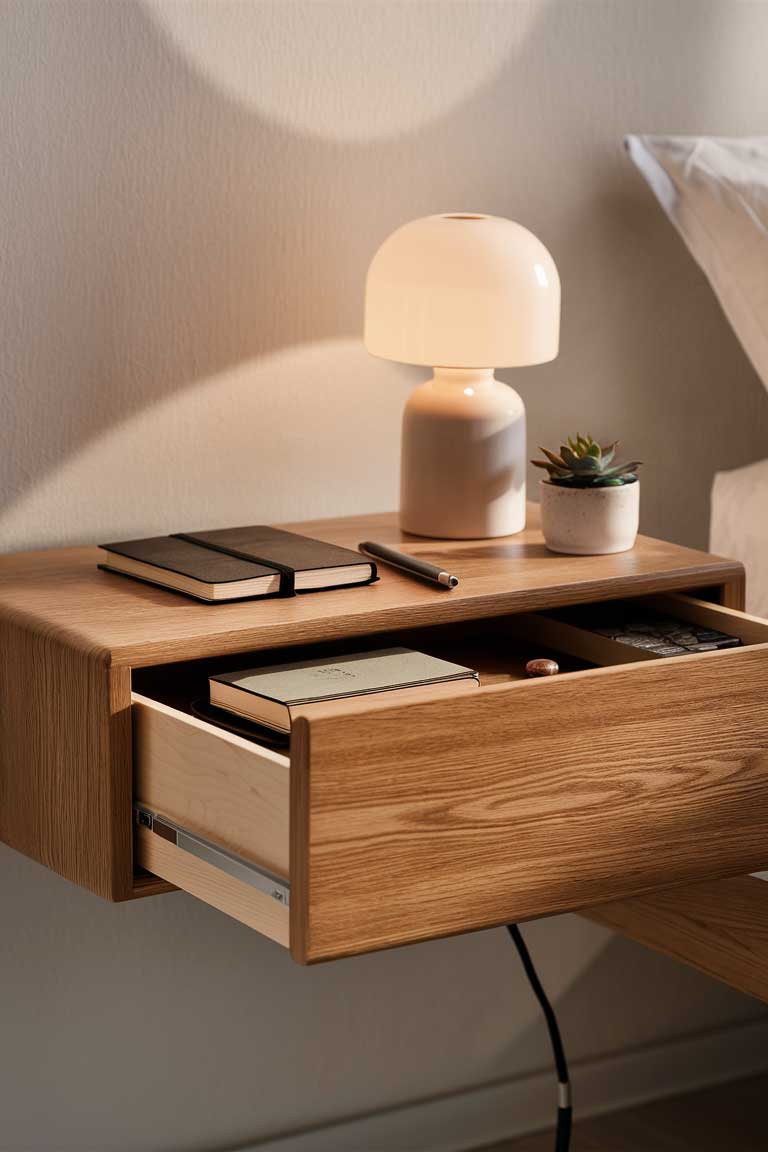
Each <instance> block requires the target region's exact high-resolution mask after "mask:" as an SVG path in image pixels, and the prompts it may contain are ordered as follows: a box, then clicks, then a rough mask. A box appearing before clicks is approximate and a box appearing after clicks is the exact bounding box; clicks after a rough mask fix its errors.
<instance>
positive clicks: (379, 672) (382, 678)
mask: <svg viewBox="0 0 768 1152" xmlns="http://www.w3.org/2000/svg"><path fill="white" fill-rule="evenodd" d="M208 683H209V687H210V700H211V704H213V705H215V706H216V707H218V708H224V709H226V710H227V711H228V712H232V713H234V714H235V715H236V716H243V717H245V718H246V719H248V720H251V721H253V722H254V723H256V724H263V725H265V726H266V727H267V728H272V729H273V730H275V731H277V732H290V730H291V725H292V724H293V722H294V720H296V718H297V717H298V716H311V715H312V712H313V711H314V710H315V709H317V708H318V706H320V705H322V706H323V709H324V711H327V709H328V705H329V704H331V705H332V704H333V702H334V701H338V702H339V705H340V708H341V707H348V701H349V699H350V697H359V696H365V697H378V698H382V699H383V698H385V697H386V699H387V700H391V701H392V703H393V704H394V703H399V702H402V701H404V700H407V699H408V698H409V697H410V696H412V695H414V694H415V693H417V692H418V693H419V694H420V696H421V697H422V698H423V696H424V695H425V691H424V690H425V689H427V690H428V695H429V697H430V698H432V697H438V696H448V695H455V694H456V693H457V692H463V691H474V689H475V688H477V687H478V686H479V683H480V681H479V678H478V675H477V673H476V672H473V671H472V669H471V668H464V667H462V666H461V665H460V664H452V663H451V662H450V661H448V660H439V659H437V658H436V657H434V656H428V655H426V653H424V652H415V651H414V650H413V649H412V648H381V649H379V650H377V651H372V652H356V653H352V654H348V655H346V656H336V657H333V658H332V659H325V660H299V661H298V662H295V663H291V664H273V665H270V666H268V667H266V668H252V669H249V670H248V671H245V672H227V673H225V674H224V675H221V676H211V677H210V679H209V682H208Z"/></svg>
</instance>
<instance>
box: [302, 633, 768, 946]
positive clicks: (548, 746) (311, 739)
mask: <svg viewBox="0 0 768 1152" xmlns="http://www.w3.org/2000/svg"><path fill="white" fill-rule="evenodd" d="M763 627H764V625H763ZM726 630H727V627H726ZM300 724H301V726H302V731H301V740H300V742H299V743H300V745H301V746H302V747H303V748H304V756H303V763H302V760H301V758H297V760H296V762H295V763H294V779H293V785H292V787H293V796H292V806H293V811H294V818H295V827H294V828H293V849H292V897H291V917H292V941H293V949H294V955H295V956H296V958H297V959H299V960H303V961H312V960H321V959H328V958H331V957H333V956H339V955H344V954H351V953H356V952H363V951H367V950H371V949H376V948H383V947H388V946H392V945H397V944H401V943H406V942H409V941H415V940H420V939H426V938H429V937H433V936H440V935H447V934H451V933H455V932H461V931H467V930H470V929H475V928H483V927H488V926H491V925H495V924H501V923H505V922H510V921H513V920H518V919H525V918H531V917H535V916H541V915H547V914H551V913H557V912H563V911H567V910H574V909H578V908H582V907H584V906H587V905H591V904H597V903H600V902H604V901H608V900H613V899H619V898H622V897H625V896H628V895H630V894H633V893H639V892H642V891H646V890H649V889H652V888H657V887H661V886H664V885H672V884H677V883H685V882H689V881H695V880H699V879H706V878H710V877H716V876H724V875H729V874H736V873H739V872H747V871H750V870H754V869H756V868H759V867H761V866H765V865H766V864H768V834H767V833H766V827H768V645H765V644H763V645H761V646H757V647H752V648H740V649H733V650H730V651H725V652H719V653H707V654H703V655H695V656H685V657H677V658H675V659H672V660H659V661H649V662H643V663H637V664H633V665H631V666H627V667H621V666H617V667H612V668H599V669H595V670H591V671H585V672H579V673H574V674H571V675H567V676H565V675H564V676H561V677H558V678H556V679H554V680H531V681H524V682H521V683H518V684H514V685H511V686H503V687H498V688H497V687H490V688H487V689H483V690H481V691H480V692H478V693H477V694H476V695H473V696H471V697H457V698H455V699H453V700H440V701H435V702H433V703H422V704H411V705H408V706H403V707H385V708H382V707H378V708H371V709H367V710H366V709H361V708H360V707H359V706H358V707H356V708H351V709H350V712H349V714H347V715H345V716H333V717H331V716H328V717H318V718H315V719H313V720H311V721H301V722H300Z"/></svg>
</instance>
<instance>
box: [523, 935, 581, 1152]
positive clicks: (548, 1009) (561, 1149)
mask: <svg viewBox="0 0 768 1152" xmlns="http://www.w3.org/2000/svg"><path fill="white" fill-rule="evenodd" d="M507 931H508V932H509V934H510V936H511V937H512V940H513V942H514V945H515V947H516V948H517V951H518V954H519V956H520V961H521V963H522V965H523V969H524V971H525V974H526V976H527V977H528V982H529V984H530V985H531V988H532V989H533V992H534V995H535V997H536V999H537V1000H538V1002H539V1004H540V1005H541V1010H542V1012H543V1013H544V1019H545V1020H546V1022H547V1028H548V1029H549V1039H550V1042H551V1044H552V1054H553V1055H554V1058H555V1068H556V1069H557V1128H556V1129H555V1152H568V1148H569V1147H570V1143H571V1119H572V1116H573V1108H572V1105H571V1082H570V1080H569V1079H568V1062H567V1060H566V1059H565V1049H564V1048H563V1041H562V1039H561V1037H560V1029H559V1027H558V1024H557V1017H556V1016H555V1013H554V1009H553V1008H552V1005H551V1004H550V1002H549V1000H548V999H547V994H546V992H545V991H544V989H543V988H542V986H541V980H539V977H538V973H537V972H536V969H535V968H534V966H533V960H531V955H530V953H529V951H528V948H527V946H526V943H525V940H523V934H522V932H521V931H520V929H519V928H518V926H517V924H507Z"/></svg>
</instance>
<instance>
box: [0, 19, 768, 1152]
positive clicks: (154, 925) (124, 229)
mask: <svg viewBox="0 0 768 1152" xmlns="http://www.w3.org/2000/svg"><path fill="white" fill-rule="evenodd" d="M766 38H768V5H765V4H762V3H759V2H756V3H748V2H741V0H718V2H716V3H710V2H707V0H679V2H676V0H658V2H654V0H636V2H623V0H604V2H600V0H598V2H588V0H584V2H578V0H572V2H565V0H560V2H555V0H552V2H550V3H547V2H546V0H537V2H528V0H519V2H516V0H508V2H505V3H484V2H476V3H469V2H467V3H456V4H454V3H450V2H447V0H433V2H426V3H422V2H420V0H412V2H411V3H395V2H390V3H375V4H374V3H363V2H361V3H347V4H337V3H323V2H315V3H306V4H298V3H291V2H284V3H280V4H278V3H274V4H271V3H260V2H258V0H241V2H239V3H234V2H229V0H218V2H216V3H214V2H213V0H208V2H205V3H204V2H199V3H186V2H171V0H156V2H153V3H138V2H130V0H122V2H120V0H111V2H110V3H104V2H103V0H92V2H78V0H58V2H54V0H51V2H49V3H36V2H33V0H21V2H19V0H4V3H3V4H2V5H0V139H1V148H0V155H1V156H2V171H1V174H0V260H1V265H0V325H2V339H1V340H0V377H1V393H0V404H1V405H2V407H1V408H0V415H1V417H2V419H1V422H0V435H2V452H0V493H1V494H2V507H0V547H2V548H4V549H11V548H18V547H24V546H36V545H45V544H47V543H57V542H70V541H71V542H74V541H88V540H95V539H99V538H102V537H104V536H118V537H119V536H121V535H123V534H128V533H143V532H147V533H149V532H152V531H156V530H163V529H178V528H180V527H184V526H186V527H201V526H211V527H213V526H215V525H216V524H224V523H227V522H230V523H231V522H237V521H240V522H242V521H248V520H251V521H258V520H269V519H286V518H290V517H302V516H316V515H322V514H325V513H328V514H330V513H342V512H354V511H364V510H379V509H382V508H386V507H391V506H393V505H394V503H395V500H396V473H397V429H398V423H399V413H400V409H401V406H402V403H403V399H404V396H405V394H406V392H407V388H408V386H409V384H410V382H411V381H412V380H413V379H414V378H415V376H416V374H414V373H413V372H412V370H410V369H406V368H401V367H398V366H396V365H389V364H384V363H377V362H374V361H372V360H370V359H368V358H367V357H366V355H365V353H364V352H363V350H362V349H361V346H360V342H359V331H360V316H361V301H362V289H363V279H364V273H365V268H366V265H367V261H368V259H369V256H370V254H371V253H372V251H373V250H374V248H375V247H376V245H377V244H378V242H379V241H380V240H381V238H383V236H385V235H386V234H387V232H389V231H390V230H391V229H392V228H393V227H395V226H396V225H397V224H399V223H401V222H402V221H404V220H407V219H409V218H411V217H413V216H418V215H420V214H426V213H429V212H433V211H441V210H452V209H453V210H455V209H474V210H481V211H489V212H493V213H498V214H501V215H508V216H511V217H513V218H516V219H519V220H520V221H522V222H523V223H525V224H526V225H528V226H529V227H531V228H532V229H533V230H534V231H536V232H538V233H539V234H540V235H541V237H542V238H543V239H544V241H545V242H546V243H547V245H548V246H549V248H550V249H551V251H552V252H553V254H554V256H555V258H556V260H557V261H558V264H559V267H560V270H561V275H562V280H563V289H564V316H563V340H562V353H561V356H560V358H559V360H558V361H556V362H555V363H553V364H552V365H548V366H546V367H542V368H537V369H530V370H521V371H519V372H517V373H514V374H511V375H510V377H508V378H509V379H510V380H511V379H513V378H514V382H515V385H516V386H517V387H518V388H519V390H520V391H521V392H522V393H523V395H524V397H525V399H526V402H527V404H528V407H529V418H530V427H531V439H532V441H535V442H544V443H546V442H548V441H554V442H557V441H558V437H559V436H560V435H561V434H562V433H563V432H568V431H573V430H574V429H575V428H576V427H578V428H579V430H581V431H583V432H586V431H591V432H593V433H594V434H596V435H609V434H610V435H619V436H621V437H622V438H624V439H625V440H626V441H627V442H628V445H629V446H630V448H631V450H632V454H633V455H635V454H638V455H639V456H641V457H642V458H643V459H644V460H646V461H647V466H646V471H645V474H644V479H643V491H644V509H643V521H644V527H645V529H646V530H647V531H650V532H655V533H657V534H659V535H666V536H670V537H673V538H677V539H679V540H681V541H684V542H690V543H697V544H703V543H704V542H705V540H706V524H707V515H708V492H709V485H710V481H711V477H712V474H713V473H714V472H715V471H716V470H723V469H726V468H732V467H736V466H739V465H742V464H746V463H749V462H750V461H752V460H755V459H758V458H761V457H762V456H764V454H765V451H764V445H765V442H766V435H767V434H768V397H766V395H765V393H764V391H763V390H762V389H761V388H760V386H759V384H758V383H757V381H756V379H755V377H754V376H753V374H752V371H751V369H750V368H749V366H748V365H747V362H746V360H745V358H744V356H743V355H742V353H741V351H740V349H739V348H738V346H737V344H736V342H735V339H734V338H733V337H732V335H731V333H730V331H729V330H728V328H727V326H726V324H725V322H724V320H723V319H722V317H721V315H720V313H719V311H718V308H717V306H716V304H715V302H714V300H713V298H712V295H711V293H710V290H709V288H708V287H707V285H706V284H705V282H704V280H703V278H702V277H701V275H700V274H699V273H698V272H697V270H696V269H695V268H694V266H693V263H692V261H691V260H690V258H689V257H688V256H687V255H686V253H685V252H684V250H683V248H682V245H681V243H680V242H679V240H678V238H677V237H676V236H675V234H674V233H673V231H672V229H671V227H670V226H669V224H668V223H667V221H666V220H664V219H663V218H662V215H661V213H660V211H659V210H658V208H657V206H656V205H655V204H654V202H653V200H652V198H651V195H650V193H649V192H648V190H647V189H646V188H645V187H644V186H642V183H641V181H640V180H639V178H638V176H637V174H636V173H635V172H634V171H633V170H632V169H631V167H630V165H629V164H628V163H627V161H626V160H625V158H624V156H623V154H622V151H621V147H620V141H621V137H622V135H623V133H624V132H626V131H629V130H635V131H654V132H665V131H669V132H672V131H674V132H679V133H684V132H702V133H704V132H709V133H723V134H726V133H734V134H738V133H749V132H756V131H762V130H763V129H764V127H765V125H764V122H763V119H762V115H763V111H764V109H765V106H766V100H767V99H768V73H767V72H766V70H765V68H764V58H763V57H764V53H763V46H764V44H765V42H766ZM0 863H1V864H2V871H1V872H0V919H1V920H2V924H3V935H2V941H0V1019H2V1029H0V1116H1V1117H2V1121H1V1122H0V1149H2V1150H3V1152H7V1150H9V1149H14V1150H16V1149H20V1148H25V1149H26V1148H28V1149H35V1150H43V1149H52V1148H56V1149H65V1148H67V1149H68V1148H71V1149H75V1148H77V1149H78V1152H86V1150H90V1149H94V1150H95V1149H99V1150H106V1149H121V1150H123V1149H124V1150H138V1149H141V1150H152V1152H162V1150H164V1149H174V1150H176V1149H190V1150H192V1149H213V1148H224V1147H229V1146H232V1145H234V1144H236V1143H237V1142H245V1141H247V1140H250V1139H255V1138H256V1137H258V1136H261V1135H267V1134H272V1133H276V1132H280V1131H287V1130H292V1129H295V1128H298V1127H301V1126H303V1125H306V1124H311V1123H315V1122H318V1121H321V1120H331V1119H333V1118H334V1117H339V1116H343V1115H352V1114H355V1113H359V1112H363V1111H365V1110H368V1109H376V1108H381V1107H384V1106H388V1105H393V1104H396V1103H398V1102H402V1101H404V1100H415V1099H418V1098H420V1097H424V1096H428V1095H430V1094H435V1093H441V1092H445V1091H450V1090H454V1089H458V1088H462V1087H467V1086H471V1085H473V1084H481V1083H485V1082H488V1081H492V1080H496V1079H499V1078H504V1077H511V1076H514V1075H518V1074H521V1073H522V1072H525V1071H526V1070H530V1069H532V1068H538V1067H542V1066H545V1065H546V1061H547V1053H546V1046H545V1042H544V1038H543V1035H542V1031H541V1028H540V1026H539V1024H538V1022H537V1020H536V1016H535V1012H534V1010H533V1007H532V1005H531V1003H530V1000H529V998H528V995H527V992H526V990H525V989H524V987H523V984H522V981H521V978H520V976H519V974H518V973H517V972H516V970H515V965H514V962H513V958H512V955H511V950H510V945H509V942H508V941H507V940H506V938H505V936H504V934H503V933H501V932H490V933H485V934H481V935H477V936H470V937H466V938H463V939H458V940H455V941H445V942H440V943H434V944H428V945H423V946H420V947H416V948H412V949H406V950H402V951H400V952H396V953H391V954H386V955H380V956H370V957H366V958H362V959H356V960H349V961H342V962H339V963H337V964H334V965H330V966H327V967H322V968H318V969H313V970H308V971H305V970H300V969H298V968H296V967H294V966H293V965H292V964H291V962H290V961H289V959H288V958H287V957H286V956H285V955H284V954H283V953H282V952H281V951H279V950H278V949H276V948H275V947H274V946H272V945H271V944H269V943H268V942H266V941H264V940H261V939H259V938H258V937H257V936H256V935H255V934H253V933H251V932H249V931H247V930H246V929H245V928H243V927H241V926H240V925H238V924H236V923H234V922H232V921H229V920H228V919H227V918H225V917H223V916H220V915H219V914H217V913H215V912H213V911H212V910H210V909H208V908H206V907H204V906H203V905H200V904H198V903H196V902H195V901H194V900H192V899H189V898H187V897H185V896H183V895H175V896H171V897H166V898H163V899H156V900H148V901H144V902H140V903H137V904H133V905H130V906H109V905H106V904H103V903H101V902H100V901H99V900H97V899H96V898H95V897H91V896H89V895H88V894H86V893H83V892H80V891H78V890H76V889H74V888H72V887H71V886H69V885H68V884H66V883H65V882H64V881H62V880H59V879H58V878H56V877H55V876H53V875H52V874H50V873H48V872H46V871H45V870H44V869H42V868H40V867H38V866H37V865H35V864H32V863H30V862H29V861H26V860H24V859H22V858H21V857H18V856H16V855H15V854H14V853H12V852H10V851H9V850H5V849H3V850H2V851H1V852H0ZM530 937H531V940H532V942H533V945H534V947H535V948H536V952H537V955H539V956H540V957H541V962H542V968H543V972H544V975H545V977H546V979H547V981H548V983H549V984H550V986H551V987H552V989H553V991H554V992H555V993H556V994H557V997H558V1001H559V1007H560V1009H561V1012H562V1019H563V1024H564V1028H565V1032H566V1036H567V1039H568V1040H569V1045H570V1048H571V1050H572V1053H573V1054H574V1055H576V1056H578V1057H587V1056H590V1055H597V1054H601V1053H603V1054H604V1053H610V1052H613V1051H616V1050H617V1049H621V1048H625V1047H633V1046H638V1045H644V1044H646V1043H651V1042H656V1041H658V1040H660V1039H664V1037H672V1036H679V1035H682V1034H685V1033H688V1032H691V1031H695V1030H697V1029H706V1028H715V1027H719V1026H720V1025H723V1024H725V1023H729V1022H734V1021H738V1020H741V1019H746V1018H747V1017H750V1016H751V1015H754V1014H755V1012H757V1008H756V1007H755V1006H754V1005H753V1004H752V1002H750V1001H747V1000H745V999H742V998H741V997H739V996H737V995H736V994H735V993H731V992H729V991H727V990H725V989H723V988H721V987H719V986H716V985H714V984H710V983H709V982H708V981H706V980H705V979H704V978H703V977H698V976H696V975H694V974H693V973H690V972H687V971H685V970H683V969H679V968H677V967H675V966H674V965H672V964H671V963H668V962H666V961H663V960H660V959H658V958H655V957H653V956H652V955H651V954H650V953H646V952H643V951H641V950H640V949H636V948H634V947H632V946H630V945H628V944H626V943H623V942H621V941H611V940H610V939H609V937H608V936H607V935H606V934H605V933H603V932H602V931H599V930H598V929H596V928H594V927H590V926H589V925H587V924H585V923H582V922H581V921H579V920H576V919H566V920H559V921H551V922H549V923H546V924H540V925H537V926H534V927H532V928H531V929H530ZM724 1072H725V1070H724Z"/></svg>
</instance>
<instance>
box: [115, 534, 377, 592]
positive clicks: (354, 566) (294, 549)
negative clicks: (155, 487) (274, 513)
mask: <svg viewBox="0 0 768 1152" xmlns="http://www.w3.org/2000/svg"><path fill="white" fill-rule="evenodd" d="M101 547H102V549H103V552H104V560H103V561H102V563H101V564H100V565H99V567H100V568H105V569H106V570H107V571H110V572H120V573H122V574H123V575H124V576H133V577H134V578H135V579H137V580H146V581H148V582H149V583H151V584H160V585H161V586H162V587H164V588H173V589H174V590H175V591H177V592H185V593H186V594H187V595H188V596H194V597H196V598H197V599H198V600H206V601H208V602H210V603H215V602H221V601H226V600H244V599H250V598H251V597H255V596H293V595H294V594H295V593H296V592H317V591H321V590H324V589H328V588H341V587H347V586H349V585H351V584H370V583H372V582H373V581H374V580H376V578H377V577H376V565H375V564H374V563H372V562H371V561H370V560H368V559H366V558H364V557H362V556H361V555H360V553H359V552H353V551H351V549H349V548H339V547H338V546H337V545H336V544H326V543H324V542H323V541H322V540H312V539H310V538H309V537H308V536H297V535H296V533H294V532H283V531H282V530H281V529H279V528H269V527H267V526H265V525H252V526H251V527H246V528H220V529H217V530H215V531H213V532H179V533H177V534H176V535H173V536H153V537H151V538H149V539H147V540H127V541H122V542H118V543H115V544H102V545H101Z"/></svg>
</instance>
